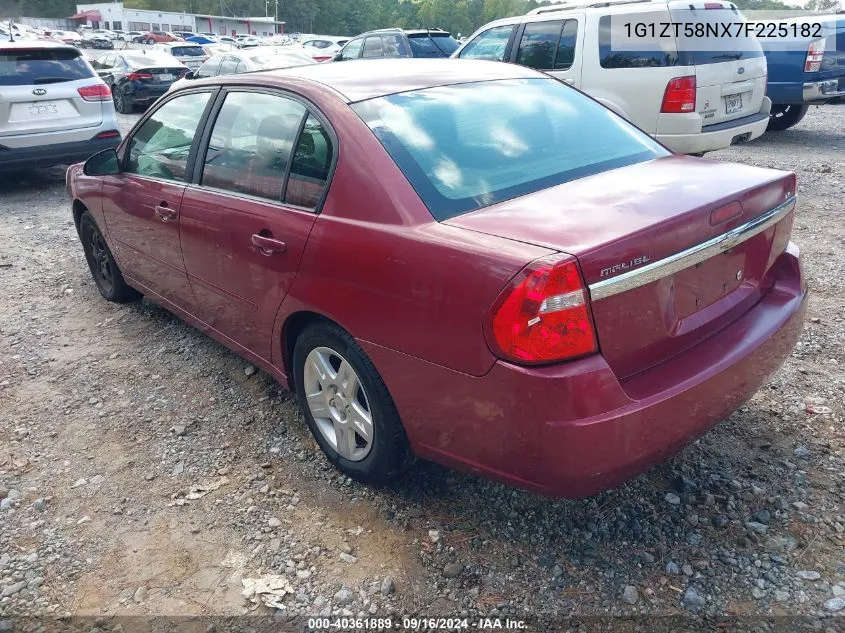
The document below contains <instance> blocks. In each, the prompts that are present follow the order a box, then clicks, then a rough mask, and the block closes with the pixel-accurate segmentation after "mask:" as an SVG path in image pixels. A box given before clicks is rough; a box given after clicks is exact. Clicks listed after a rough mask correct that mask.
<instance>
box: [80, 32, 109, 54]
mask: <svg viewBox="0 0 845 633" xmlns="http://www.w3.org/2000/svg"><path fill="white" fill-rule="evenodd" d="M82 48H99V49H101V50H112V49H113V48H114V42H112V41H111V40H110V39H109V38H108V37H106V36H105V35H93V34H90V33H86V34H85V35H83V36H82Z"/></svg>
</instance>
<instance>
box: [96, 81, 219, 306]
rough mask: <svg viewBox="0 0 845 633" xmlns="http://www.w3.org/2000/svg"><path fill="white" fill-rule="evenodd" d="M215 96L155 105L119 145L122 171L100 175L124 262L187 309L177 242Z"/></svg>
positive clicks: (189, 299)
mask: <svg viewBox="0 0 845 633" xmlns="http://www.w3.org/2000/svg"><path fill="white" fill-rule="evenodd" d="M212 94H213V91H212V90H211V89H209V90H205V91H197V92H190V93H187V94H181V95H179V96H177V97H175V98H172V99H168V100H167V101H165V102H164V103H162V104H161V105H159V106H157V107H156V108H155V109H154V110H153V111H152V112H151V113H150V114H149V115H148V116H147V117H146V118H145V119H144V120H143V122H142V123H140V125H138V126H137V127H136V128H135V129H134V130H133V131H132V134H131V136H130V137H128V138H127V140H126V141H125V143H124V145H123V146H122V148H121V154H122V155H121V170H120V173H119V174H117V175H115V176H106V177H104V178H103V211H104V212H105V215H106V224H107V227H108V231H109V237H110V239H111V241H112V246H113V248H114V249H115V250H116V252H117V256H118V260H119V261H120V264H121V268H122V269H123V270H124V271H125V273H126V275H127V276H129V277H131V278H132V279H133V280H135V281H137V282H138V283H139V284H141V285H143V286H144V287H145V288H147V289H148V290H151V291H152V292H155V293H157V294H158V295H160V296H161V297H163V298H164V299H166V300H167V301H170V302H171V303H173V304H174V305H176V306H177V307H180V308H183V309H185V310H188V311H189V312H194V310H195V307H196V305H195V302H194V298H193V293H192V292H191V287H190V284H189V283H188V278H187V273H186V272H185V265H184V262H183V260H182V251H181V247H180V244H179V212H180V208H181V204H182V195H183V194H184V192H185V186H186V182H187V180H188V175H189V174H190V173H191V171H190V168H191V167H192V166H193V157H194V154H195V152H196V148H197V147H198V146H199V138H198V135H197V134H196V132H197V130H199V129H201V128H200V122H201V121H202V120H203V117H204V116H205V112H206V109H207V108H208V107H209V105H210V102H211V97H212Z"/></svg>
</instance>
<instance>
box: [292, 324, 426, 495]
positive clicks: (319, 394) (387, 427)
mask: <svg viewBox="0 0 845 633" xmlns="http://www.w3.org/2000/svg"><path fill="white" fill-rule="evenodd" d="M293 368H294V382H295V384H296V394H297V397H298V399H299V403H300V405H301V406H302V410H303V412H304V414H305V420H306V421H307V423H308V426H309V428H310V429H311V432H312V433H313V435H314V438H315V439H316V440H317V443H318V444H319V445H320V448H321V449H322V450H323V452H324V453H325V454H326V456H327V457H328V459H329V461H330V462H331V463H332V464H334V465H335V466H336V467H337V468H339V469H340V470H341V471H343V473H345V474H346V475H348V476H349V477H352V478H353V479H357V480H359V481H363V482H366V483H370V484H374V485H380V484H384V483H387V482H389V481H393V480H395V479H397V478H398V477H399V476H401V475H402V474H403V473H404V472H405V471H406V470H407V469H408V468H409V467H410V466H411V464H412V463H413V461H414V457H413V453H412V452H411V448H410V445H409V444H408V438H407V436H406V435H405V429H404V428H403V427H402V422H401V421H400V419H399V413H398V412H397V411H396V405H395V404H394V403H393V399H392V398H391V397H390V393H388V391H387V387H386V386H385V384H384V382H383V381H382V379H381V376H379V374H378V372H377V371H376V368H375V367H374V366H373V363H372V361H370V359H369V358H367V355H366V354H365V353H364V351H363V350H362V349H361V348H360V347H359V346H358V344H357V343H356V342H355V339H353V338H352V337H351V336H350V335H349V334H348V333H347V332H346V331H344V330H343V329H342V328H340V327H338V326H337V325H335V324H333V323H323V322H320V323H316V324H313V325H311V326H309V327H307V328H306V329H305V330H303V332H302V333H301V334H300V335H299V338H298V339H297V341H296V345H295V347H294V352H293Z"/></svg>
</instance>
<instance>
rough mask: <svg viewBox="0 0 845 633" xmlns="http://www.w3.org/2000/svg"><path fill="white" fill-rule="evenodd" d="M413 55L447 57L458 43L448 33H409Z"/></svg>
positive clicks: (456, 48)
mask: <svg viewBox="0 0 845 633" xmlns="http://www.w3.org/2000/svg"><path fill="white" fill-rule="evenodd" d="M408 41H409V42H410V43H411V51H412V52H413V55H414V57H449V55H451V54H452V53H454V52H455V51H456V50H458V47H459V46H460V44H458V41H457V40H456V39H455V38H454V37H452V36H451V35H450V34H448V33H439V34H437V33H420V34H415V35H409V36H408Z"/></svg>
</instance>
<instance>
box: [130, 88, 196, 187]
mask: <svg viewBox="0 0 845 633" xmlns="http://www.w3.org/2000/svg"><path fill="white" fill-rule="evenodd" d="M209 96H210V93H208V92H198V93H194V94H189V95H184V96H181V97H176V98H175V99H171V100H170V101H168V102H167V103H165V104H164V105H163V106H161V107H160V108H158V109H157V110H156V111H155V112H153V114H152V115H151V116H150V117H149V118H148V119H147V120H146V121H144V123H143V124H142V125H141V127H140V128H138V131H137V132H135V135H134V136H133V137H132V138H131V139H130V141H129V150H128V152H127V156H126V166H125V168H124V171H125V172H127V173H130V174H137V175H139V176H149V177H154V178H163V179H165V180H176V181H181V182H185V181H186V180H187V178H186V174H187V171H188V156H189V154H190V153H191V144H192V143H193V141H194V135H195V134H196V131H197V126H198V125H199V122H200V120H201V119H202V114H203V111H204V110H205V106H206V104H207V103H208V99H209Z"/></svg>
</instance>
